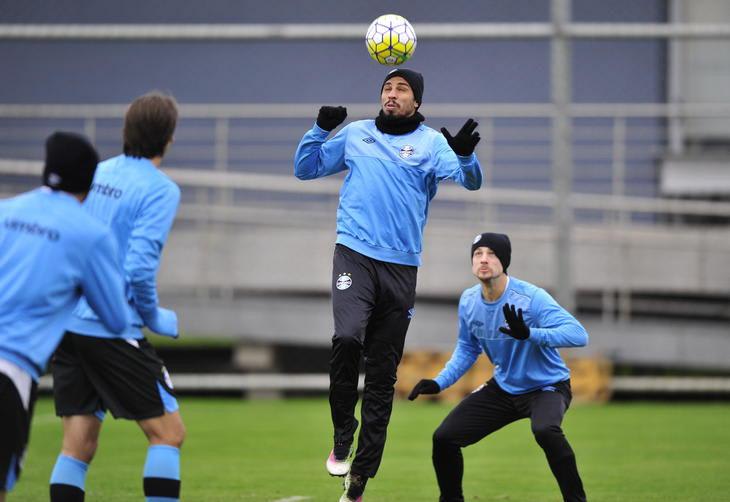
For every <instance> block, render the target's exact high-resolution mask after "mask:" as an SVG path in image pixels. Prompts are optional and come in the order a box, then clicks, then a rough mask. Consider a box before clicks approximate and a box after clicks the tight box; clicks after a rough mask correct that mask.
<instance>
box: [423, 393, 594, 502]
mask: <svg viewBox="0 0 730 502" xmlns="http://www.w3.org/2000/svg"><path fill="white" fill-rule="evenodd" d="M551 388H552V389H554V390H538V391H534V392H530V393H528V394H521V395H513V394H508V393H507V392H505V391H504V390H502V389H501V388H500V387H499V385H497V383H496V382H495V381H494V380H493V379H492V380H490V381H489V382H487V385H485V386H484V387H482V388H481V389H480V390H478V391H476V392H474V393H472V394H470V395H469V396H467V397H466V398H465V399H464V400H463V401H462V402H461V403H459V404H458V405H457V406H456V408H454V409H453V410H452V411H451V413H449V415H447V417H446V418H445V419H444V421H443V422H441V425H440V426H439V427H438V428H437V429H436V432H434V434H433V466H434V469H435V470H436V478H437V480H438V484H439V488H440V489H441V498H440V502H463V501H464V494H463V493H462V489H461V480H462V476H463V474H464V460H463V457H462V455H461V448H463V447H465V446H468V445H470V444H474V443H476V442H478V441H479V440H481V439H482V438H484V437H485V436H488V435H489V434H491V433H492V432H494V431H496V430H499V429H501V428H502V427H504V426H505V425H507V424H510V423H512V422H514V421H515V420H519V419H521V418H529V419H530V421H531V424H532V433H533V434H534V436H535V440H536V441H537V443H538V444H539V445H540V447H541V448H542V449H543V451H544V452H545V457H546V458H547V461H548V464H549V465H550V469H551V470H552V472H553V475H554V476H555V479H556V480H557V481H558V485H559V486H560V491H561V493H562V494H563V500H565V501H566V502H584V501H585V500H586V495H585V491H584V490H583V483H582V481H581V479H580V476H579V475H578V468H577V466H576V462H575V455H574V454H573V450H572V449H571V447H570V444H568V440H567V439H565V436H564V435H563V430H562V429H561V428H560V424H561V423H562V421H563V416H564V415H565V411H566V410H567V409H568V406H569V405H570V401H571V398H572V394H571V391H570V381H569V380H566V381H564V382H560V383H556V384H554V385H552V386H551ZM515 468H516V469H518V468H519V466H515Z"/></svg>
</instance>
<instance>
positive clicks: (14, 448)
mask: <svg viewBox="0 0 730 502" xmlns="http://www.w3.org/2000/svg"><path fill="white" fill-rule="evenodd" d="M26 376H27V375H26ZM15 380H16V381H15V382H14V381H13V379H11V378H10V377H9V376H8V375H6V374H5V373H3V372H1V371H0V491H10V490H11V489H12V488H13V486H14V485H15V482H16V481H17V480H18V478H19V477H20V470H21V467H22V465H23V457H24V456H25V448H26V446H27V445H28V437H29V435H30V421H31V418H32V417H33V405H34V404H35V400H36V390H37V387H38V385H37V384H36V383H35V382H34V381H33V380H31V379H30V377H28V378H24V379H22V381H21V380H19V379H17V378H16V379H15ZM17 385H23V386H24V389H23V390H22V394H23V396H24V398H21V391H20V390H19V389H18V387H17Z"/></svg>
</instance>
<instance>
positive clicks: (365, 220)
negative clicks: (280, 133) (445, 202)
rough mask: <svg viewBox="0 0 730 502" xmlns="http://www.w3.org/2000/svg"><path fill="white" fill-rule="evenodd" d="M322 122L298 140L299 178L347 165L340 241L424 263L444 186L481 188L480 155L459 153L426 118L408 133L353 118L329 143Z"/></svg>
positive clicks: (388, 257) (383, 256) (384, 256)
mask: <svg viewBox="0 0 730 502" xmlns="http://www.w3.org/2000/svg"><path fill="white" fill-rule="evenodd" d="M328 134H329V132H328V131H326V130H324V129H321V128H320V127H319V126H317V125H316V124H315V125H314V127H313V128H312V129H311V130H310V131H308V132H307V133H306V134H305V135H304V137H303V138H302V141H301V142H300V143H299V147H298V148H297V151H296V155H295V157H294V174H295V175H296V177H297V178H299V179H301V180H310V179H314V178H321V177H323V176H329V175H331V174H335V173H338V172H340V171H343V170H345V169H347V170H349V171H348V173H347V176H346V177H345V181H344V183H343V184H342V188H341V190H340V204H339V207H338V209H337V243H339V244H343V245H345V246H347V247H349V248H351V249H354V250H355V251H357V252H358V253H361V254H363V255H365V256H369V257H370V258H374V259H376V260H380V261H385V262H390V263H399V264H402V265H413V266H419V265H420V264H421V249H422V241H423V229H424V227H425V225H426V220H427V218H428V208H429V203H430V202H431V199H433V197H434V196H435V195H436V190H437V188H438V184H439V183H440V182H441V181H443V180H446V179H451V180H453V181H455V182H456V183H458V184H460V185H462V186H464V187H465V188H467V189H468V190H478V189H479V187H481V184H482V171H481V167H480V166H479V162H478V161H477V158H476V155H475V154H472V155H470V156H468V157H460V156H457V155H456V154H455V153H454V151H453V150H452V149H451V147H450V146H449V144H448V143H447V141H446V138H444V136H443V134H441V133H439V132H436V131H435V130H433V129H431V128H430V127H426V126H425V125H423V124H421V125H419V126H418V128H417V129H416V130H415V131H413V132H411V133H408V134H403V135H391V134H385V133H382V132H380V131H379V130H378V128H377V127H376V126H375V121H374V120H359V121H356V122H352V123H350V124H348V125H346V126H345V127H343V128H342V130H340V132H338V133H337V134H336V135H335V136H334V137H332V138H331V139H330V140H329V141H325V140H326V139H327V136H328Z"/></svg>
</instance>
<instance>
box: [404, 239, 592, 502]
mask: <svg viewBox="0 0 730 502" xmlns="http://www.w3.org/2000/svg"><path fill="white" fill-rule="evenodd" d="M511 254H512V248H511V244H510V241H509V238H508V237H507V236H506V235H504V234H495V233H485V234H481V235H478V236H476V238H475V239H474V242H473V243H472V246H471V260H472V267H471V269H472V273H473V274H474V275H475V276H476V277H477V279H479V284H477V285H475V286H473V287H471V288H469V289H467V290H465V291H464V292H463V293H462V295H461V300H460V301H459V337H458V340H457V343H456V349H455V350H454V353H453V355H452V356H451V359H450V360H449V362H448V363H446V366H445V367H444V369H443V370H442V371H441V372H440V373H439V375H438V376H437V377H436V378H435V379H434V380H421V381H420V382H418V383H417V384H416V386H415V387H414V388H413V390H412V391H411V394H410V395H409V396H408V399H410V400H414V399H415V398H416V397H418V395H419V394H437V393H439V392H441V391H442V390H444V389H446V388H447V387H449V386H450V385H452V384H453V383H454V382H456V381H457V380H458V379H459V378H461V376H462V375H464V373H466V372H467V371H468V370H469V368H471V366H472V365H473V364H474V363H475V362H476V360H477V357H479V354H481V352H482V350H483V351H484V352H485V353H486V354H487V357H489V359H490V361H492V363H493V364H494V377H493V378H492V379H490V380H489V381H488V382H487V383H486V385H484V386H482V387H481V388H479V389H477V390H476V391H474V392H473V393H471V394H470V395H469V396H467V397H466V398H465V399H464V400H463V401H462V402H461V403H459V405H458V406H457V407H456V408H454V409H453V410H452V411H451V413H449V415H448V416H447V417H446V418H445V419H444V421H443V422H442V423H441V425H440V426H439V427H438V428H437V429H436V432H435V433H434V435H433V466H434V468H435V469H436V478H437V479H438V484H439V488H440V489H441V498H440V499H439V500H440V502H463V501H464V494H463V493H462V488H461V480H462V476H463V474H464V460H463V457H462V455H461V448H463V447H465V446H469V445H470V444H474V443H476V442H478V441H480V440H481V439H482V438H484V437H486V436H488V435H489V434H491V433H492V432H494V431H496V430H498V429H501V428H502V427H504V426H505V425H507V424H509V423H512V422H514V421H515V420H520V419H522V418H529V419H530V422H531V424H532V433H533V434H534V435H535V440H536V441H537V443H538V444H539V445H540V447H541V448H542V449H543V451H544V452H545V456H546V457H547V461H548V464H549V465H550V469H551V470H552V472H553V475H554V476H555V479H557V481H558V485H559V486H560V491H561V492H562V494H563V499H564V500H565V501H566V502H568V501H569V502H582V501H585V500H586V495H585V492H584V491H583V483H582V482H581V479H580V476H579V475H578V468H577V466H576V461H575V455H574V454H573V450H572V449H571V447H570V444H568V441H567V439H565V436H564V435H563V430H562V429H561V428H560V424H561V423H562V421H563V415H565V412H566V410H567V409H568V406H569V405H570V401H571V398H572V394H571V391H570V371H569V370H568V367H567V366H566V365H565V363H564V362H563V360H562V358H561V357H560V354H559V353H558V350H557V349H558V348H559V347H582V346H584V345H586V344H587V343H588V334H587V333H586V331H585V329H584V328H583V326H582V325H581V324H580V323H579V322H578V321H577V320H576V319H575V318H574V317H573V316H572V315H570V313H568V312H567V311H566V310H565V309H563V308H562V307H561V306H560V305H558V304H557V302H556V301H555V300H554V299H553V298H552V297H551V296H550V295H549V294H548V293H547V292H546V291H545V290H544V289H541V288H539V287H537V286H534V285H532V284H530V283H529V282H525V281H521V280H519V279H516V278H514V277H510V276H508V275H507V267H509V264H510V259H511Z"/></svg>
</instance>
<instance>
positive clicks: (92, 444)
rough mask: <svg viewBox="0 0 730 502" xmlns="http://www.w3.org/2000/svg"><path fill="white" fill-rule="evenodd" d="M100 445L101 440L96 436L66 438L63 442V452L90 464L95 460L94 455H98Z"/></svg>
mask: <svg viewBox="0 0 730 502" xmlns="http://www.w3.org/2000/svg"><path fill="white" fill-rule="evenodd" d="M98 446H99V441H98V438H96V437H89V436H87V437H81V438H80V437H75V438H73V439H72V440H71V439H69V438H66V439H65V440H64V442H63V449H62V452H61V453H63V454H64V455H66V456H69V457H73V458H75V459H76V460H80V461H82V462H85V463H87V464H88V463H90V462H91V461H92V460H93V458H94V455H96V449H97V447H98Z"/></svg>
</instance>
